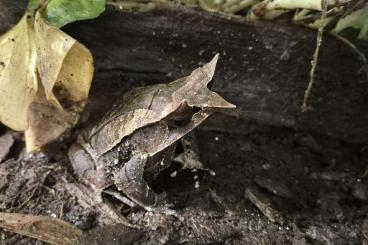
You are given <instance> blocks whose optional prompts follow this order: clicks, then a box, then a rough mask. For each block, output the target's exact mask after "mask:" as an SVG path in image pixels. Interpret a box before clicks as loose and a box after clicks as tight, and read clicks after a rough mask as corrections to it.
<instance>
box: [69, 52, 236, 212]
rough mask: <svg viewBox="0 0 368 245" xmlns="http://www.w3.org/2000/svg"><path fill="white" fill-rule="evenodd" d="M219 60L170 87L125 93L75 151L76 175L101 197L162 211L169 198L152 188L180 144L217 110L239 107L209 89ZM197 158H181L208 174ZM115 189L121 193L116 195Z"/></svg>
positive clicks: (83, 135) (84, 134)
mask: <svg viewBox="0 0 368 245" xmlns="http://www.w3.org/2000/svg"><path fill="white" fill-rule="evenodd" d="M217 59H218V55H216V56H215V57H214V58H213V59H212V61H211V62H209V63H208V64H206V65H204V66H203V67H201V68H198V69H196V70H194V71H193V72H192V73H191V74H190V75H189V76H187V77H183V78H180V79H178V80H176V81H173V82H171V83H168V84H156V85H152V86H148V87H140V88H135V89H133V90H132V91H130V92H128V93H126V94H125V95H124V96H123V98H122V100H121V101H119V103H117V104H116V105H115V106H114V107H113V108H112V109H111V110H110V111H109V112H107V113H106V114H105V115H104V116H103V118H102V119H101V120H100V121H99V122H97V123H96V124H94V125H92V126H91V127H89V128H87V129H85V130H83V131H82V132H81V133H80V134H79V136H78V139H77V142H76V143H75V144H73V145H72V146H71V148H70V150H69V158H70V160H71V162H72V166H73V168H74V171H75V172H76V174H77V175H79V176H81V177H82V179H84V180H86V182H87V183H88V184H89V185H90V186H91V187H92V188H93V190H94V191H96V192H97V193H100V194H101V193H102V192H103V191H105V192H108V193H110V194H113V195H114V196H115V197H120V198H119V199H120V200H122V201H124V202H125V203H127V204H128V205H130V206H132V205H134V204H138V205H139V206H141V207H144V208H145V209H147V210H153V209H155V208H158V207H162V206H163V205H164V204H165V203H166V202H165V197H164V196H163V195H158V194H156V193H155V192H154V191H153V190H152V189H151V188H150V187H149V186H148V183H149V182H150V181H151V180H152V179H154V178H155V177H156V176H157V174H158V173H159V172H160V171H162V170H163V169H165V168H167V166H169V165H170V163H171V160H172V159H173V157H174V151H175V143H177V142H178V141H179V140H181V139H182V137H184V136H185V135H186V134H188V133H189V132H190V131H192V130H193V129H194V128H195V127H197V126H198V125H199V124H201V123H202V122H203V121H204V120H205V119H206V118H208V117H209V116H210V115H211V114H212V113H214V112H215V111H216V110H219V109H225V108H234V107H235V106H234V105H232V104H230V103H229V102H227V101H226V100H224V99H223V98H222V97H221V96H219V95H218V94H217V93H215V92H212V91H211V90H209V89H208V88H207V85H208V83H209V82H210V81H211V80H212V77H213V74H214V71H215V66H216V63H217ZM185 149H186V148H185ZM184 153H186V152H184ZM193 156H195V154H192V155H191V157H188V156H187V157H184V158H182V159H184V161H183V162H184V168H192V169H204V167H203V165H202V164H201V163H200V161H199V160H198V159H197V158H196V157H193ZM188 159H189V161H186V160H188ZM111 186H114V187H115V188H116V189H117V190H118V193H117V192H112V191H111V188H110V187H111ZM108 188H110V189H108ZM121 194H124V195H125V196H126V197H127V198H126V197H123V195H121Z"/></svg>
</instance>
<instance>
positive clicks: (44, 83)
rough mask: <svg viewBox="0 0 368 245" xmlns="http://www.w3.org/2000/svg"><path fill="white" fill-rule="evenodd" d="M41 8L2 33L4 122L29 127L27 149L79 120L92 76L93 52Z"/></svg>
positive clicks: (0, 65)
mask: <svg viewBox="0 0 368 245" xmlns="http://www.w3.org/2000/svg"><path fill="white" fill-rule="evenodd" d="M40 11H42V9H41V10H39V11H38V12H36V14H35V16H34V17H33V15H31V14H30V13H29V12H27V13H26V14H25V15H24V17H23V18H22V19H21V21H20V22H19V23H18V24H17V25H16V26H15V27H14V28H13V29H11V30H10V31H9V32H7V33H6V34H4V35H3V36H2V37H0V121H1V122H3V123H4V124H5V125H6V126H8V127H10V128H12V129H14V130H18V131H26V137H25V139H26V144H27V150H28V151H37V150H39V149H40V148H41V147H42V146H44V145H45V144H47V143H49V142H51V141H53V140H55V139H56V138H58V137H59V136H60V135H61V134H62V133H64V132H65V130H67V129H69V128H71V127H73V126H74V125H75V124H76V123H77V121H78V119H79V116H80V113H81V112H82V110H83V108H84V106H85V104H86V101H87V98H88V93H89V89H90V85H91V81H92V78H93V59H92V55H91V53H90V51H89V50H88V49H87V48H86V47H84V46H83V45H82V44H80V43H79V42H78V41H77V40H75V39H73V38H72V37H70V36H68V35H67V34H65V33H64V32H62V31H61V30H59V29H58V28H56V27H54V26H51V25H49V24H48V23H47V22H46V21H45V20H44V18H43V17H42V15H41V12H40Z"/></svg>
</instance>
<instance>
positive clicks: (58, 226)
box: [0, 212, 82, 245]
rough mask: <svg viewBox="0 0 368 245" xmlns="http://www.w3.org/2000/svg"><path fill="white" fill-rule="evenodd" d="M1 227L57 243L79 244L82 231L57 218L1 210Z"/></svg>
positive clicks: (57, 244)
mask: <svg viewBox="0 0 368 245" xmlns="http://www.w3.org/2000/svg"><path fill="white" fill-rule="evenodd" d="M0 227H1V228H4V229H6V230H9V231H11V232H15V233H18V234H21V235H25V236H29V237H32V238H36V239H39V240H42V241H44V242H48V243H50V244H56V245H73V244H78V241H79V239H80V237H81V235H82V232H81V231H80V230H79V229H78V228H77V227H75V226H73V225H71V224H69V223H67V222H65V221H63V220H61V219H56V218H51V217H47V216H35V215H26V214H18V213H3V212H0Z"/></svg>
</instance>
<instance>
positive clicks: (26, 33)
mask: <svg viewBox="0 0 368 245" xmlns="http://www.w3.org/2000/svg"><path fill="white" fill-rule="evenodd" d="M34 39H35V32H34V28H33V18H32V17H29V15H27V14H26V15H24V16H23V18H22V19H21V20H20V22H19V23H18V24H17V25H16V26H15V27H14V28H13V29H11V30H10V31H9V32H7V33H5V34H4V35H3V36H1V37H0V121H1V122H2V123H4V124H5V125H6V126H8V127H10V128H12V129H14V130H19V131H21V130H26V129H27V128H28V106H29V105H30V104H31V103H32V101H33V100H34V98H35V95H36V92H37V90H38V80H37V73H36V69H37V65H36V62H37V54H36V44H35V42H34Z"/></svg>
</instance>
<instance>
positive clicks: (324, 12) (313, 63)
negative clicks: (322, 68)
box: [302, 0, 327, 112]
mask: <svg viewBox="0 0 368 245" xmlns="http://www.w3.org/2000/svg"><path fill="white" fill-rule="evenodd" d="M326 16H327V3H326V1H325V0H322V16H321V23H320V25H319V27H318V34H317V45H316V49H315V50H314V54H313V59H312V61H311V70H310V74H309V83H308V87H307V89H306V90H305V92H304V99H303V105H302V112H305V111H306V110H307V108H308V106H307V103H308V99H309V96H310V93H311V91H312V87H313V84H314V80H315V73H316V68H317V63H318V56H319V49H320V46H321V44H322V36H323V30H324V28H325V20H326Z"/></svg>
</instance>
